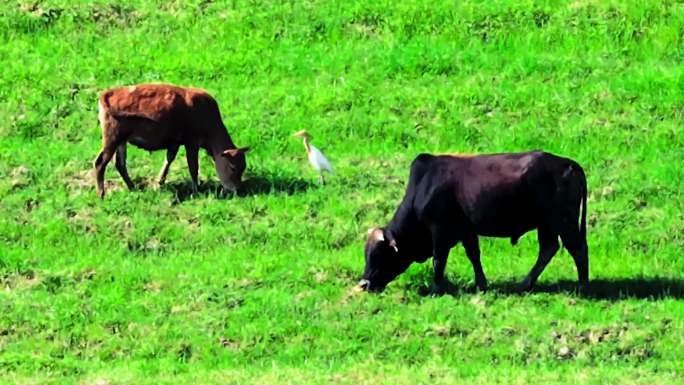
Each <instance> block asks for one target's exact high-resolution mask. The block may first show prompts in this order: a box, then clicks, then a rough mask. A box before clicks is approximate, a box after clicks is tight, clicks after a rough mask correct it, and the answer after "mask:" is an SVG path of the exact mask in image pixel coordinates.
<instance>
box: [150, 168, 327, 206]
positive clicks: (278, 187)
mask: <svg viewBox="0 0 684 385" xmlns="http://www.w3.org/2000/svg"><path fill="white" fill-rule="evenodd" d="M313 186H314V184H312V183H310V182H308V181H306V180H302V179H297V178H284V177H279V176H268V177H266V176H261V175H253V176H251V177H250V178H249V179H246V180H245V181H244V182H243V184H242V187H241V188H240V190H239V191H238V193H237V194H233V193H224V192H223V186H221V183H219V182H218V181H206V182H202V183H200V185H199V186H198V187H197V196H198V197H202V196H215V197H217V198H232V197H235V196H237V197H244V196H252V195H263V194H273V193H285V194H287V195H294V194H298V193H300V192H305V191H307V190H308V189H310V188H311V187H313ZM163 188H164V189H165V190H168V191H171V192H172V193H173V194H174V195H175V196H176V201H175V203H181V202H184V201H186V200H187V199H189V198H192V196H193V194H192V182H190V181H184V182H171V183H167V184H165V185H164V187H163Z"/></svg>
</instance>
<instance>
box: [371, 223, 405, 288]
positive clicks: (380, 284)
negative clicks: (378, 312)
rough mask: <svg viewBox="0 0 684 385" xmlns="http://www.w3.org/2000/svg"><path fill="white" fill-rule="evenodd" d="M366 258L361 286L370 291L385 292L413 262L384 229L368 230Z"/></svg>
mask: <svg viewBox="0 0 684 385" xmlns="http://www.w3.org/2000/svg"><path fill="white" fill-rule="evenodd" d="M365 257H366V268H365V269H364V271H363V277H362V278H361V281H359V286H360V287H361V288H362V289H364V290H368V291H382V290H384V289H385V286H387V284H388V283H390V282H391V281H392V280H393V279H394V278H396V277H397V276H398V275H399V274H401V273H403V272H404V271H406V269H407V268H408V267H409V265H411V260H410V259H409V258H408V257H405V256H402V253H400V252H399V249H398V248H397V243H396V240H395V239H394V237H393V236H392V235H391V234H389V232H387V231H385V229H382V228H374V229H369V230H368V239H367V240H366V247H365Z"/></svg>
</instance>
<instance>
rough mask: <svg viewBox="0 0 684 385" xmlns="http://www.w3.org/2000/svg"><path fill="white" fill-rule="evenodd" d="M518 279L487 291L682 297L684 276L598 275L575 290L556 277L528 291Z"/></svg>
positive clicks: (456, 288) (423, 291)
mask: <svg viewBox="0 0 684 385" xmlns="http://www.w3.org/2000/svg"><path fill="white" fill-rule="evenodd" d="M519 285H520V281H512V280H509V281H501V282H489V287H488V291H491V292H494V293H499V294H503V295H521V296H523V295H534V294H535V293H550V294H570V295H577V296H579V297H581V298H586V299H595V300H607V301H619V300H624V299H630V298H633V299H645V300H659V299H663V298H674V299H684V280H682V279H673V278H662V277H638V278H598V279H593V280H591V281H590V283H589V288H588V289H587V290H585V291H583V292H578V290H577V281H573V280H560V281H556V282H544V281H538V282H537V284H536V285H535V286H534V288H533V289H532V291H531V292H525V291H521V290H520V287H519ZM474 292H476V289H475V288H474V287H473V286H472V285H461V284H460V283H458V284H454V283H452V282H449V283H448V284H447V287H446V292H445V293H444V294H446V295H451V296H460V295H463V294H464V293H474ZM418 293H419V294H420V295H431V294H432V293H431V291H430V288H429V287H427V286H420V287H418Z"/></svg>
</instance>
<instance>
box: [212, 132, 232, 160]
mask: <svg viewBox="0 0 684 385" xmlns="http://www.w3.org/2000/svg"><path fill="white" fill-rule="evenodd" d="M209 146H211V148H210V149H209V150H210V151H211V153H213V154H220V153H222V152H223V151H225V150H229V149H233V148H235V144H233V141H232V140H231V139H230V135H229V134H228V131H227V130H226V128H225V127H223V125H222V127H221V128H220V129H217V130H216V132H214V134H213V135H212V137H211V139H210V140H209Z"/></svg>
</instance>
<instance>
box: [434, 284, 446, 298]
mask: <svg viewBox="0 0 684 385" xmlns="http://www.w3.org/2000/svg"><path fill="white" fill-rule="evenodd" d="M444 293H446V285H445V284H441V285H440V284H436V283H433V284H432V286H431V287H430V296H432V297H441V296H443V295H444Z"/></svg>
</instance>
